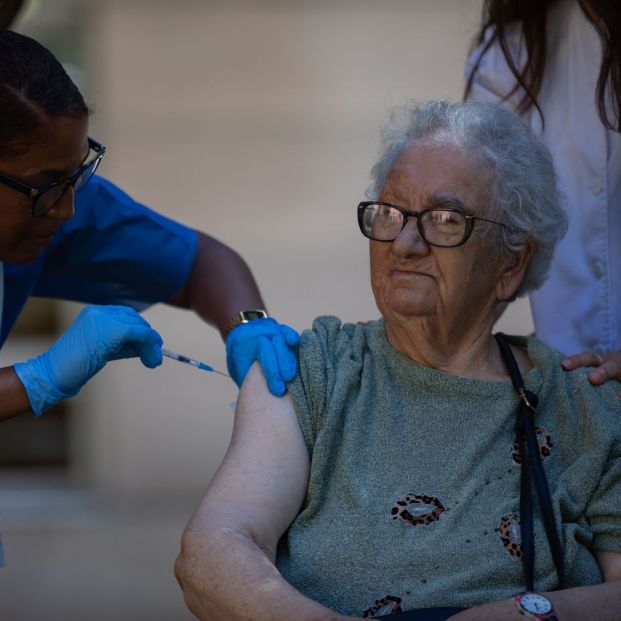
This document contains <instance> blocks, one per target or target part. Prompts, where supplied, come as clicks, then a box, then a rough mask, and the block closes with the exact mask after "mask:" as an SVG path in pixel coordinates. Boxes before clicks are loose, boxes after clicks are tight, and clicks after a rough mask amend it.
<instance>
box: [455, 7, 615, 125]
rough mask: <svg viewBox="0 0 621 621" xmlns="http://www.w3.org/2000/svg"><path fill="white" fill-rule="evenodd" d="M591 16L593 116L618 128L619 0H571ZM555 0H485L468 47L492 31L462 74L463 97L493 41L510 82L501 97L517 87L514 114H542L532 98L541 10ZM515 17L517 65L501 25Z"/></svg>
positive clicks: (538, 67)
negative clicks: (596, 52)
mask: <svg viewBox="0 0 621 621" xmlns="http://www.w3.org/2000/svg"><path fill="white" fill-rule="evenodd" d="M576 1H577V2H578V3H579V4H580V7H581V8H582V10H583V11H584V13H585V15H586V16H587V17H588V19H589V20H590V21H591V22H592V24H593V27H594V28H595V30H596V31H597V33H598V34H599V36H600V39H601V41H602V49H603V54H602V63H601V65H600V68H599V76H598V78H597V87H596V89H595V92H596V101H597V107H598V110H599V116H600V119H601V121H602V123H603V124H604V126H605V127H607V128H609V129H612V130H615V131H621V2H619V0H576ZM557 2H558V0H485V2H484V5H483V19H482V26H481V30H480V31H479V33H478V34H477V36H476V38H475V40H474V43H473V49H474V48H475V47H476V46H478V45H480V44H482V43H483V41H484V40H485V39H484V34H485V31H486V29H487V28H489V27H490V26H491V27H492V28H493V35H492V37H491V38H490V39H489V40H488V41H487V43H486V44H485V46H484V48H483V49H482V51H481V54H480V55H479V57H478V58H477V59H476V62H475V66H474V70H473V71H472V73H471V74H470V77H469V78H468V82H467V84H466V89H465V92H464V97H467V96H468V94H469V93H470V90H471V89H472V83H473V80H474V76H475V73H476V72H477V70H478V68H479V65H480V63H481V60H482V58H483V56H484V55H485V54H486V53H487V51H488V50H489V48H490V47H491V46H492V44H493V43H494V42H495V41H498V45H499V46H500V49H501V50H502V53H503V55H504V57H505V59H506V61H507V65H508V66H509V69H510V70H511V73H512V74H513V75H514V76H515V79H516V83H515V86H514V87H513V89H512V90H511V91H510V92H509V93H506V95H505V99H508V98H509V97H511V96H512V95H514V94H515V93H516V92H517V91H518V90H521V91H522V92H523V96H522V98H521V99H520V100H519V103H518V106H517V111H518V112H519V113H520V114H523V113H524V112H526V111H527V110H528V109H529V108H531V107H532V106H535V108H537V110H538V111H539V114H540V115H541V118H542V119H543V113H542V111H541V108H540V107H539V104H538V102H537V96H538V95H539V91H540V89H541V82H542V80H543V73H544V70H545V63H546V16H547V12H548V10H549V9H550V7H552V6H553V5H554V4H556V3H557ZM516 21H518V22H521V26H522V33H523V40H524V44H525V46H526V56H527V61H526V64H525V65H524V67H522V68H521V70H520V69H519V68H518V67H516V65H515V61H514V59H513V58H512V57H511V54H510V51H509V47H508V45H507V40H506V35H505V29H506V27H507V26H508V24H510V23H511V22H516Z"/></svg>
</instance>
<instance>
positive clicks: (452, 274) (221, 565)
mask: <svg viewBox="0 0 621 621" xmlns="http://www.w3.org/2000/svg"><path fill="white" fill-rule="evenodd" d="M373 176H374V188H373V191H372V196H373V197H374V200H373V201H371V202H363V203H361V204H360V206H359V207H358V221H359V224H360V229H361V231H362V233H363V234H364V235H365V236H366V237H368V238H370V239H371V242H370V256H371V284H372V288H373V293H374V296H375V300H376V303H377V305H378V307H379V310H380V311H381V314H382V318H381V319H380V320H379V321H376V322H373V323H371V324H369V325H352V324H347V325H341V323H340V321H339V320H338V319H336V318H334V317H322V318H319V319H317V320H316V321H315V323H314V325H313V329H312V330H309V331H306V332H304V333H303V335H302V341H301V345H300V348H299V365H300V374H299V376H298V377H297V378H296V379H295V380H294V381H293V382H292V383H290V384H289V393H288V395H286V396H285V397H284V398H281V399H278V398H275V397H273V396H271V395H270V394H269V392H268V390H267V388H266V385H265V382H264V380H263V377H262V375H261V372H260V369H259V368H258V367H256V366H255V367H253V369H252V370H251V372H250V373H249V375H248V377H247V379H246V381H245V383H244V385H243V387H242V390H241V394H240V398H239V401H238V408H237V413H236V419H235V428H234V432H233V438H232V441H231V445H230V447H229V450H228V452H227V455H226V458H225V460H224V463H223V464H222V466H221V468H220V470H219V471H218V473H217V475H216V476H215V478H214V480H213V482H212V485H211V487H210V489H209V491H208V493H207V495H206V496H205V498H204V500H203V502H202V503H201V505H200V507H199V509H198V510H197V512H196V514H195V515H194V517H193V518H192V520H191V522H190V524H189V525H188V527H187V529H186V532H185V534H184V537H183V546H182V552H181V555H180V557H179V559H178V561H177V564H176V574H177V577H178V579H179V581H180V583H181V586H182V588H183V590H184V595H185V599H186V602H187V604H188V606H189V607H190V609H191V610H192V611H193V612H194V613H195V614H196V615H197V616H198V617H199V618H201V619H209V620H222V621H225V620H226V621H242V620H244V621H246V620H250V619H252V620H254V621H261V620H268V619H269V620H270V621H278V620H282V621H285V620H286V621H290V620H293V619H295V620H298V621H300V620H308V621H316V620H317V621H319V620H322V621H327V620H335V619H348V618H352V617H353V618H369V617H378V616H382V615H386V614H390V613H398V612H401V611H407V610H413V609H422V608H440V607H445V608H447V607H448V608H451V607H454V608H468V609H469V610H465V611H461V612H456V611H455V610H453V611H446V610H445V611H444V613H443V614H444V616H438V617H437V618H447V616H450V618H451V619H452V620H453V621H467V620H475V619H477V620H479V619H481V620H482V619H489V620H492V619H493V620H497V619H503V620H505V619H506V620H512V619H515V620H519V619H524V617H527V618H533V619H546V620H548V621H552V620H554V619H559V620H560V621H569V620H572V619H576V620H577V619H580V620H584V619H597V620H598V621H604V620H608V621H611V620H613V619H615V620H619V619H621V427H620V425H619V420H620V416H621V405H620V404H621V401H620V400H619V399H618V397H617V395H616V392H617V391H618V390H619V385H618V383H616V382H610V383H609V384H607V385H603V386H599V387H594V386H592V385H590V384H589V382H588V379H587V371H586V370H577V371H574V372H571V373H566V372H564V371H562V369H561V368H560V364H559V361H560V356H559V354H558V353H557V352H555V351H553V350H551V349H550V348H548V347H547V346H545V345H543V344H542V343H541V342H539V341H538V340H536V339H535V338H518V337H509V338H506V339H499V340H497V339H495V338H494V336H493V335H492V328H493V325H494V322H495V321H496V319H497V318H498V317H499V315H500V314H501V312H502V310H503V309H504V307H505V306H506V304H507V303H508V301H510V300H512V299H514V298H515V297H516V296H519V295H524V294H526V293H527V292H528V291H530V290H532V289H534V288H536V287H539V286H540V285H541V284H542V282H543V281H544V279H545V277H546V274H547V271H548V267H549V265H550V260H551V258H552V254H553V249H554V246H555V244H556V242H557V241H558V240H559V238H560V237H561V236H562V235H563V233H564V231H565V228H566V218H565V216H564V214H563V212H562V210H561V208H560V206H559V199H558V194H557V191H556V186H555V177H554V171H553V169H552V166H551V163H550V159H549V156H548V154H547V152H546V150H545V148H544V147H542V145H541V144H540V143H539V142H538V141H537V139H536V138H535V137H534V135H533V134H532V133H531V131H530V130H529V129H528V128H527V127H526V126H525V125H523V124H522V122H521V121H520V120H519V119H517V117H515V116H514V115H513V113H511V112H509V111H507V110H503V109H501V108H499V107H496V106H495V105H493V104H482V103H463V104H451V103H446V102H433V103H430V104H426V105H416V104H410V105H408V106H405V107H403V108H400V109H397V110H396V111H395V113H394V114H393V116H392V122H391V124H390V125H389V127H388V129H387V130H386V131H385V133H384V144H383V150H382V154H381V159H380V161H379V162H378V163H377V164H376V166H375V167H374V168H373ZM559 310H561V309H559ZM561 312H562V311H561ZM501 346H502V347H501ZM521 377H523V380H524V387H522V385H521V384H520V379H521ZM520 395H521V397H520ZM537 400H538V407H537V408H536V414H535V415H534V422H533V413H532V409H531V407H532V408H534V407H535V404H536V403H537ZM516 421H517V422H516ZM525 421H526V422H525ZM525 443H526V444H527V445H528V451H527V450H526V448H525V445H526V444H525ZM546 476H547V483H546ZM529 477H531V478H529ZM532 481H534V482H535V483H536V485H533V483H532ZM521 486H522V493H520V487H521ZM535 488H536V490H537V495H536V496H535V492H534V490H535ZM547 488H549V494H548V493H547V491H546V489H547ZM535 498H536V499H537V500H535ZM533 516H534V518H533ZM533 540H534V545H533ZM527 590H528V591H529V593H528V594H525V591H527ZM533 591H536V592H537V594H535V593H533ZM451 615H452V616H451ZM412 618H425V619H427V618H436V617H431V616H421V617H419V616H413V617H412Z"/></svg>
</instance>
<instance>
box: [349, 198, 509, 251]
mask: <svg viewBox="0 0 621 621" xmlns="http://www.w3.org/2000/svg"><path fill="white" fill-rule="evenodd" d="M370 205H380V206H382V207H391V208H392V209H396V210H397V211H398V212H399V213H401V215H402V216H403V224H402V226H401V229H400V230H399V233H397V234H396V235H395V236H394V237H393V238H392V239H377V238H375V237H373V236H371V235H368V234H367V232H366V231H365V227H364V212H365V209H366V208H367V207H369V206H370ZM430 211H452V212H455V213H458V214H460V215H461V216H462V217H463V218H464V220H465V221H466V222H465V229H464V234H463V236H462V238H461V240H460V241H459V242H457V243H456V244H448V245H446V244H436V243H434V242H431V241H429V240H428V239H427V237H426V236H425V230H424V227H423V225H422V224H421V218H422V217H423V216H424V215H425V214H426V213H429V212H430ZM411 217H414V218H416V228H417V229H418V232H419V234H420V236H421V237H422V238H423V240H424V241H425V243H426V244H429V245H430V246H435V247H436V248H457V247H458V246H463V244H465V243H466V242H467V241H468V238H469V237H470V235H471V233H472V230H473V229H474V222H475V220H481V221H483V222H489V223H490V224H497V225H498V226H502V227H504V228H505V229H507V230H510V228H509V227H508V226H507V225H506V224H503V223H502V222H496V221H495V220H488V219H487V218H480V217H479V216H473V215H472V214H471V213H469V212H468V211H466V210H464V209H458V208H457V207H429V208H427V209H423V210H422V211H408V210H407V209H403V207H399V206H398V205H393V204H392V203H383V202H382V201H363V202H361V203H359V204H358V226H359V227H360V232H361V233H362V234H363V235H364V236H365V237H366V238H368V239H372V240H373V241H378V242H386V243H392V242H393V241H395V239H397V237H399V234H400V233H401V231H403V229H404V228H405V226H406V224H407V223H408V219H409V218H411Z"/></svg>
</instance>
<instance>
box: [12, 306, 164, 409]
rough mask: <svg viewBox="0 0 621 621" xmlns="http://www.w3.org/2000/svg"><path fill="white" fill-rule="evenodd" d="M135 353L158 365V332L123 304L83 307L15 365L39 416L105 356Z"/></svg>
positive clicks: (101, 364) (99, 366)
mask: <svg viewBox="0 0 621 621" xmlns="http://www.w3.org/2000/svg"><path fill="white" fill-rule="evenodd" d="M134 357H139V358H140V360H141V362H142V364H144V365H145V366H146V367H149V368H153V367H156V366H158V365H160V364H161V363H162V338H161V337H160V335H159V334H158V333H157V332H156V331H155V330H153V329H152V328H151V326H150V325H149V324H148V323H147V321H146V320H145V319H143V318H142V317H141V316H140V315H139V314H138V313H137V312H136V311H135V310H134V309H132V308H129V307H127V306H87V307H86V308H84V309H83V310H82V312H80V314H79V315H78V316H77V318H76V319H75V321H74V322H73V324H71V326H70V327H69V329H68V330H67V331H66V332H65V333H64V334H63V335H62V336H61V337H60V338H59V339H58V341H56V343H54V345H52V347H51V348H50V349H49V350H48V351H47V352H45V353H44V354H41V355H40V356H37V357H36V358H33V359H31V360H28V361H27V362H21V363H18V364H16V365H15V372H16V373H17V376H18V377H19V379H20V380H21V382H22V384H23V385H24V388H25V389H26V392H27V393H28V398H29V400H30V404H31V407H32V410H33V412H34V413H35V414H37V415H38V414H41V413H42V412H45V411H47V410H49V409H50V408H51V407H52V406H53V405H55V404H56V403H58V402H59V401H62V400H63V399H66V398H67V397H73V396H74V395H76V394H77V393H78V392H79V390H80V388H82V386H83V385H84V384H85V383H86V382H87V381H88V380H89V379H91V377H93V375H95V374H96V373H97V372H98V371H100V370H101V369H102V368H103V367H104V366H105V365H106V363H108V362H109V361H110V360H119V359H121V358H134Z"/></svg>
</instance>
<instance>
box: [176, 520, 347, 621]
mask: <svg viewBox="0 0 621 621" xmlns="http://www.w3.org/2000/svg"><path fill="white" fill-rule="evenodd" d="M268 554H269V556H268ZM270 556H272V554H271V553H266V552H265V551H264V550H262V549H261V548H260V547H259V546H258V545H257V544H256V543H255V542H254V541H253V540H252V538H251V537H250V536H249V535H245V534H242V533H241V532H236V531H234V530H231V529H228V528H221V529H219V530H215V531H211V532H208V533H202V534H200V535H198V534H194V533H192V531H189V532H186V534H185V535H184V538H183V543H182V549H181V554H180V556H179V558H178V559H177V562H176V564H175V575H176V576H177V580H178V581H179V584H180V585H181V588H182V590H183V595H184V598H185V602H186V605H187V606H188V608H189V609H190V610H191V611H192V612H193V613H194V614H195V615H196V616H197V617H198V618H199V619H201V620H203V621H251V620H252V621H290V620H291V619H296V620H297V621H337V620H344V619H349V617H344V616H341V615H338V614H336V613H335V612H333V611H331V610H329V609H328V608H326V607H324V606H322V605H321V604H318V603H317V602H315V601H313V600H310V599H308V598H307V597H305V596H304V595H302V594H301V593H299V592H298V591H296V590H295V589H294V588H293V587H292V586H291V585H289V584H288V583H287V582H286V581H285V580H284V579H283V577H282V576H281V575H280V573H279V572H278V570H277V569H276V567H275V566H274V563H273V560H272V558H270Z"/></svg>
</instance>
